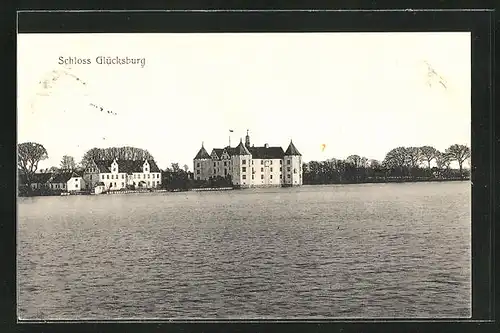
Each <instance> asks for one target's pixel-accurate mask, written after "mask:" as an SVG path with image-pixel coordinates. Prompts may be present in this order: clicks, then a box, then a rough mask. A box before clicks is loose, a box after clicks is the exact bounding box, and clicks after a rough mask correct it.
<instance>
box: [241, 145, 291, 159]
mask: <svg viewBox="0 0 500 333" xmlns="http://www.w3.org/2000/svg"><path fill="white" fill-rule="evenodd" d="M248 150H250V153H251V154H252V158H259V159H278V158H279V159H282V158H283V156H284V155H285V152H284V151H283V148H281V147H267V148H266V147H250V148H248Z"/></svg>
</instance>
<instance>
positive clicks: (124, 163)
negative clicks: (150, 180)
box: [94, 160, 160, 173]
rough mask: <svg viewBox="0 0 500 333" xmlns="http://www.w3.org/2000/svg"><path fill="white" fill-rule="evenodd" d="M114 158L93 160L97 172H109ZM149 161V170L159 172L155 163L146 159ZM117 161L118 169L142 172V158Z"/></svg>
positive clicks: (127, 171)
mask: <svg viewBox="0 0 500 333" xmlns="http://www.w3.org/2000/svg"><path fill="white" fill-rule="evenodd" d="M113 161H114V160H96V161H94V162H95V164H96V166H97V168H98V169H99V172H101V173H110V172H111V169H110V168H111V164H112V163H113ZM147 161H148V163H149V169H150V172H160V168H158V165H156V162H155V161H154V160H147ZM116 163H118V171H119V172H126V173H133V172H142V166H143V165H144V161H143V160H135V161H132V160H116Z"/></svg>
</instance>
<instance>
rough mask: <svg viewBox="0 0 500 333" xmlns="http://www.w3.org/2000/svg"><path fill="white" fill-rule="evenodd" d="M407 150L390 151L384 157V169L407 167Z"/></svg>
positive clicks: (403, 148)
mask: <svg viewBox="0 0 500 333" xmlns="http://www.w3.org/2000/svg"><path fill="white" fill-rule="evenodd" d="M407 154H408V153H407V149H406V148H405V147H397V148H394V149H392V150H391V151H389V152H388V153H387V155H385V159H384V161H383V162H382V164H383V165H384V167H386V168H390V169H397V168H400V169H402V168H404V167H405V166H407V162H408V157H407Z"/></svg>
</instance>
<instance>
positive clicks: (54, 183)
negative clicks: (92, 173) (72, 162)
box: [48, 172, 85, 192]
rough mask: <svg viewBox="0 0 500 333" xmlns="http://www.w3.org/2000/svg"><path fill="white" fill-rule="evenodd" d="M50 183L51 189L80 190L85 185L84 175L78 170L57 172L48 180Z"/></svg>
mask: <svg viewBox="0 0 500 333" xmlns="http://www.w3.org/2000/svg"><path fill="white" fill-rule="evenodd" d="M48 184H49V188H50V189H51V190H62V191H67V192H78V191H81V190H82V189H84V187H85V182H84V180H83V177H82V176H81V175H80V174H78V173H76V172H61V173H57V174H55V175H54V176H53V177H52V178H51V179H50V180H49V181H48Z"/></svg>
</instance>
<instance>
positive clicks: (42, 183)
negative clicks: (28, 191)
mask: <svg viewBox="0 0 500 333" xmlns="http://www.w3.org/2000/svg"><path fill="white" fill-rule="evenodd" d="M52 177H54V174H53V173H51V172H44V173H35V174H34V175H33V180H32V183H31V188H32V189H33V190H41V189H47V188H49V187H50V184H49V181H50V179H52Z"/></svg>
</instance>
